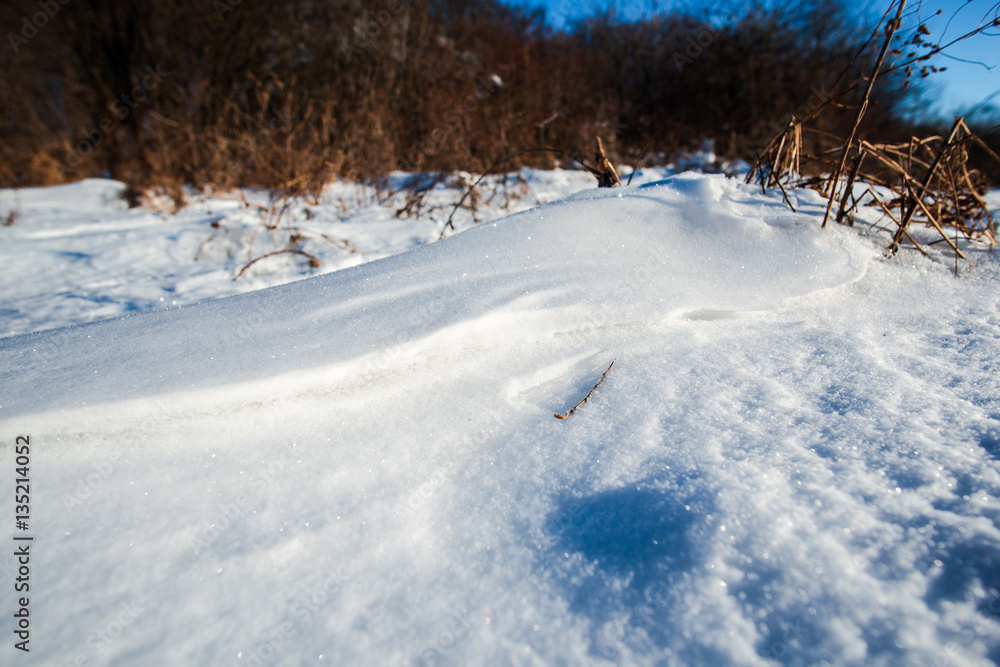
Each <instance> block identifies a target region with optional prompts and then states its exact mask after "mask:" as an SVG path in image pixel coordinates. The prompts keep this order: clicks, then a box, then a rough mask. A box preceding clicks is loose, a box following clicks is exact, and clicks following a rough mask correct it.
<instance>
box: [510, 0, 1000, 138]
mask: <svg viewBox="0 0 1000 667" xmlns="http://www.w3.org/2000/svg"><path fill="white" fill-rule="evenodd" d="M506 1H507V2H508V3H509V4H518V5H527V6H531V7H544V8H545V9H546V13H547V14H548V16H549V21H550V23H552V24H553V25H555V26H556V27H562V26H564V25H566V24H567V23H568V22H570V21H572V20H573V19H575V18H578V17H580V16H583V15H586V14H590V13H594V12H595V11H603V10H604V9H606V8H608V7H609V6H613V7H615V9H616V11H617V14H618V15H619V16H621V17H624V18H626V19H632V18H640V17H642V16H643V15H644V14H649V13H650V12H655V11H656V10H657V9H667V10H669V9H690V10H692V11H695V12H699V11H704V8H706V7H709V6H712V7H713V12H715V13H718V12H719V7H720V3H707V2H704V0H701V1H699V0H681V1H680V2H671V1H670V0H664V1H659V2H658V1H656V0H506ZM745 4H747V3H745V2H729V3H724V4H722V5H721V6H725V7H729V8H737V7H740V6H744V5H745ZM865 4H866V5H867V7H868V13H869V14H870V15H872V16H874V17H875V18H876V19H877V17H878V16H880V15H881V14H882V12H884V11H885V9H886V8H887V7H888V6H889V1H888V0H883V1H882V2H877V1H871V0H870V1H869V2H867V3H865ZM997 5H998V3H997V1H996V0H971V1H968V0H923V2H915V1H914V0H910V2H908V3H907V8H908V11H909V10H910V9H911V8H912V9H915V8H917V7H918V6H919V8H920V18H921V20H923V21H926V24H927V27H928V28H929V29H930V30H931V35H930V37H929V38H928V39H933V40H937V41H938V43H945V42H948V41H950V40H952V39H954V38H956V37H959V36H961V35H962V34H964V33H966V32H969V31H970V30H973V29H975V28H976V27H977V26H978V25H979V24H980V21H982V20H983V19H984V18H986V19H987V20H992V18H993V17H995V16H996V11H997V9H996V7H997ZM938 9H940V10H941V14H940V15H936V12H937V10H938ZM915 18H916V17H915V16H914V17H912V18H911V21H912V20H915ZM914 25H916V23H911V27H912V26H914ZM989 32H990V33H991V34H992V35H995V36H984V35H979V36H976V37H975V38H973V39H969V40H965V41H963V42H960V43H958V44H955V45H954V46H953V47H951V48H949V49H948V50H947V51H946V53H945V54H943V55H941V56H938V57H937V58H935V60H933V61H932V62H933V64H935V65H936V66H938V67H947V68H948V69H947V70H946V71H945V72H942V73H940V74H935V75H932V76H931V77H930V78H929V80H927V81H925V82H924V83H925V90H926V100H927V103H928V109H929V110H931V112H932V113H934V114H935V115H939V116H943V117H947V118H950V117H951V116H953V115H955V114H956V113H962V114H967V113H968V112H969V111H970V110H972V109H973V108H974V107H976V106H977V105H980V104H981V103H984V100H988V101H987V102H985V103H992V105H993V107H994V108H995V109H997V114H995V115H1000V28H993V29H992V30H990V31H989ZM991 96H992V97H991Z"/></svg>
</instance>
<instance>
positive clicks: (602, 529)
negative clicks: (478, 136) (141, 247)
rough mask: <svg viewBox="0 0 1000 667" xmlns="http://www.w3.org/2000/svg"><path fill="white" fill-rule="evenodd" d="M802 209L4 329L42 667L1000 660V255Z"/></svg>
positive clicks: (576, 216)
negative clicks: (891, 236) (28, 506)
mask: <svg viewBox="0 0 1000 667" xmlns="http://www.w3.org/2000/svg"><path fill="white" fill-rule="evenodd" d="M798 197H799V199H798V201H797V205H798V206H797V207H798V208H800V210H805V211H806V213H805V214H802V213H799V214H796V213H792V212H791V211H789V210H788V208H787V207H786V206H784V205H783V204H782V202H781V200H780V198H774V197H765V196H762V195H761V194H760V193H759V191H757V190H755V189H753V188H750V187H747V186H743V185H741V184H737V183H734V182H733V181H730V180H727V179H725V178H724V177H721V176H706V175H683V176H678V177H674V178H672V179H668V180H667V181H664V182H661V183H656V184H651V185H648V186H646V187H641V188H630V189H625V190H607V191H587V192H584V193H580V194H578V195H575V196H573V197H571V198H569V199H567V200H564V201H561V202H557V203H554V204H550V205H547V206H543V207H540V208H536V209H533V210H531V211H528V212H525V213H522V214H519V215H515V216H513V217H510V218H508V219H505V220H503V221H499V222H496V223H491V224H489V225H486V226H481V227H478V228H475V229H472V230H469V231H467V232H463V233H461V234H459V235H457V236H455V237H453V238H451V239H449V240H447V241H445V242H442V243H436V244H433V245H429V246H424V247H421V248H418V249H416V250H413V251H411V252H408V253H405V254H402V255H398V256H394V257H390V258H387V259H383V260H379V261H376V262H371V263H368V264H364V265H361V266H357V267H354V268H348V269H345V270H342V271H338V272H335V273H332V274H329V275H325V276H321V277H318V278H314V279H310V280H306V281H302V282H298V283H293V284H289V285H284V286H280V287H275V288H271V289H267V290H263V291H259V292H254V293H248V294H244V295H238V296H233V297H228V298H225V299H219V300H215V301H208V302H204V303H200V304H197V305H193V306H189V307H184V308H180V309H174V310H169V311H162V312H157V313H149V314H139V315H133V316H129V317H124V318H121V319H117V320H108V321H102V322H96V323H93V324H86V325H80V326H74V327H69V328H63V329H56V330H53V331H47V332H41V333H37V334H30V335H22V336H15V337H10V338H5V339H0V386H2V390H0V404H2V406H3V407H2V408H0V415H2V418H3V419H4V421H3V422H0V429H2V434H3V437H4V445H5V450H4V451H7V452H8V453H9V448H7V446H8V445H9V444H12V442H13V437H14V435H15V434H18V435H20V434H30V436H31V439H32V443H33V451H34V459H33V465H32V477H33V488H34V489H35V491H34V496H33V508H32V514H33V518H32V523H33V530H34V532H35V534H36V535H37V537H36V541H35V544H34V548H35V549H36V554H35V556H34V558H35V560H34V561H33V563H34V565H33V567H34V570H33V572H34V573H35V574H34V579H33V582H32V590H33V595H34V597H33V601H32V604H33V607H32V613H33V615H34V635H33V636H34V637H35V639H34V641H35V642H37V643H36V644H34V645H33V648H32V654H31V661H32V663H33V664H56V665H64V664H67V665H68V664H74V661H75V660H85V661H89V662H87V664H121V665H126V664H139V663H142V664H164V665H167V664H190V665H264V664H267V665H301V664H314V663H315V664H327V663H329V664H399V665H406V664H411V665H412V664H456V665H458V664H495V665H508V664H518V665H532V664H546V665H559V664H566V665H577V664H597V665H601V664H678V665H691V664H736V665H743V664H747V665H750V664H817V663H821V662H823V661H828V662H830V663H832V664H900V663H910V664H915V663H932V662H935V661H936V662H938V663H941V664H968V665H977V664H983V665H985V664H990V662H991V661H995V660H997V659H998V657H1000V622H998V616H1000V598H998V590H1000V577H998V575H997V572H1000V568H998V567H997V566H998V563H997V558H998V555H1000V531H998V528H997V519H998V516H1000V513H998V509H1000V505H998V503H997V500H996V496H997V493H998V490H1000V475H998V472H1000V465H998V461H997V457H998V454H1000V449H998V445H997V443H998V442H1000V391H998V387H997V380H996V378H997V375H996V371H997V359H1000V356H998V352H1000V298H998V297H997V294H996V285H997V278H998V272H997V265H996V262H995V260H994V259H993V258H992V257H991V256H986V255H984V256H983V258H982V261H981V265H980V266H979V268H978V269H977V271H978V273H977V274H976V275H975V276H973V277H971V278H966V279H963V281H961V283H960V282H959V281H955V280H954V279H953V278H951V277H950V276H948V275H947V270H946V268H945V267H940V266H938V265H935V264H932V263H930V262H925V263H924V264H922V265H920V266H919V267H911V266H909V265H904V263H902V262H885V261H882V260H880V259H878V257H879V255H878V253H877V251H876V250H875V246H873V245H871V244H870V243H869V242H868V241H866V240H864V239H862V238H860V237H858V235H857V234H855V233H854V232H853V231H851V230H846V231H845V230H842V229H829V230H820V229H819V228H818V225H817V224H816V218H815V215H816V212H817V211H819V210H820V206H821V202H820V201H818V200H817V199H815V198H814V197H815V196H814V195H810V194H808V193H798ZM614 358H617V360H618V361H617V363H616V364H615V366H614V368H613V370H612V371H611V373H610V374H609V375H608V378H607V380H606V382H604V383H603V384H602V385H601V387H600V388H599V389H598V391H597V392H596V393H595V394H594V396H593V397H592V398H591V400H590V402H588V403H587V404H585V405H584V406H583V407H582V408H581V409H580V410H579V411H578V412H577V413H576V414H574V415H573V416H572V417H571V418H570V419H568V420H566V421H559V420H556V419H554V418H553V413H554V412H556V411H559V412H562V411H564V410H565V409H566V408H568V407H570V406H572V405H573V404H575V403H576V402H577V401H578V400H579V399H580V398H582V396H583V395H585V394H586V393H587V391H589V389H590V388H591V387H592V386H593V384H594V382H595V381H596V380H597V379H598V378H599V377H600V375H601V373H602V372H603V370H604V369H605V368H606V367H607V365H608V364H609V363H610V361H611V360H612V359H614ZM7 459H8V460H10V459H11V457H10V456H8V457H7ZM12 468H13V463H11V464H10V465H7V466H5V468H4V472H3V475H4V479H5V480H6V481H8V482H9V481H10V480H11V475H12V470H11V469H12ZM9 532H10V533H11V534H13V532H14V531H13V529H9ZM2 563H3V560H2V559H0V565H2ZM7 567H8V568H9V567H10V565H9V561H8V566H7ZM4 572H7V573H8V574H6V575H5V576H7V577H8V578H9V576H10V574H9V572H10V570H9V569H7V570H3V571H2V572H0V574H3V573H4ZM5 604H6V603H5ZM8 618H10V617H9V616H8ZM2 650H3V652H4V653H3V654H4V656H5V660H7V659H8V658H10V659H13V653H14V651H13V649H12V648H11V646H10V642H7V644H6V645H5V646H4V648H3V649H2ZM36 661H37V663H36ZM942 661H944V662H942Z"/></svg>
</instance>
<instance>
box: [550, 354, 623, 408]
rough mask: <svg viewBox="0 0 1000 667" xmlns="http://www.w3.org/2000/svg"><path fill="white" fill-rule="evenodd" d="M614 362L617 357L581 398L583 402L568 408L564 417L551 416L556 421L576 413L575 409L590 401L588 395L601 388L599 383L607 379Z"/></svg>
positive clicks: (616, 358)
mask: <svg viewBox="0 0 1000 667" xmlns="http://www.w3.org/2000/svg"><path fill="white" fill-rule="evenodd" d="M615 361H618V357H615V358H614V360H613V361H612V362H611V365H610V366H608V370H606V371H604V375H602V376H601V379H600V380H598V381H597V384H595V385H594V388H593V389H591V390H590V391H589V392H588V393H587V395H586V396H584V397H583V400H582V401H580V402H579V403H577V404H576V405H574V406H573V407H571V408H570V409H569V410H567V411H566V414H564V415H561V414H559V413H558V412H557V413H556V414H555V415H553V416H554V417H555V418H556V419H566V418H567V417H569V416H570V415H571V414H573V413H574V412H576V409H577V408H578V407H580V406H581V405H583V404H584V403H586V402H587V401H588V400H589V399H590V395H591V394H593V393H594V392H595V391H596V390H597V388H598V387H600V386H601V383H602V382H604V378H606V377H608V371H610V370H611V366H614V365H615Z"/></svg>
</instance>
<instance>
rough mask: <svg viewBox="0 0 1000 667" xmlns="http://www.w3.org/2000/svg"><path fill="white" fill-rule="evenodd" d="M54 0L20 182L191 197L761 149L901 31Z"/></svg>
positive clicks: (14, 80) (485, 0) (344, 3)
mask: <svg viewBox="0 0 1000 667" xmlns="http://www.w3.org/2000/svg"><path fill="white" fill-rule="evenodd" d="M43 4H44V3H43ZM50 4H51V5H52V7H57V8H58V11H55V12H54V13H53V15H52V16H50V17H49V18H47V19H45V21H44V25H42V26H41V27H37V28H36V29H35V30H34V33H32V34H31V35H30V36H28V37H25V36H24V35H26V34H27V33H31V32H32V31H31V30H30V29H27V28H23V29H22V30H23V32H24V35H22V34H21V33H18V28H19V27H21V26H24V25H25V24H24V23H23V21H24V20H25V19H26V17H31V16H33V15H35V14H36V13H37V12H38V11H39V7H40V5H39V4H37V3H36V2H32V1H30V0H15V1H14V2H10V3H5V5H4V6H3V7H2V8H0V26H3V27H4V28H5V30H4V32H5V33H6V32H7V31H8V30H13V31H14V34H18V35H21V37H19V38H18V39H17V40H15V42H16V43H15V42H12V43H11V44H5V45H4V48H0V67H3V69H4V72H5V75H4V77H3V79H2V80H0V109H2V111H0V139H2V140H0V185H2V186H8V187H9V186H25V185H39V184H53V183H59V182H64V181H68V180H74V179H79V178H82V177H86V176H93V175H99V174H108V175H110V176H112V177H114V178H117V179H120V180H123V181H125V182H127V183H128V184H129V185H130V186H131V187H132V191H133V192H134V193H138V192H139V191H141V189H142V188H145V187H150V186H159V187H161V188H165V189H166V190H167V191H168V192H169V193H171V194H172V196H174V198H175V200H178V201H179V198H180V193H181V189H180V188H181V185H183V184H190V185H194V186H196V187H206V186H216V187H229V186H234V185H260V186H265V187H269V188H272V189H276V190H280V191H282V192H284V193H286V194H288V195H297V194H300V193H305V192H316V191H317V190H318V189H319V188H320V187H321V186H322V184H323V183H325V182H327V181H329V180H330V179H331V178H333V177H337V176H341V177H350V178H360V179H372V178H376V179H377V178H378V177H379V176H380V175H384V174H386V173H388V172H389V171H392V170H396V169H405V170H422V171H442V172H444V171H452V170H456V169H464V170H468V171H474V172H482V171H484V170H486V169H487V168H488V167H489V165H491V164H493V163H494V162H495V161H496V160H497V159H498V158H501V157H503V156H505V155H510V154H513V153H518V152H523V154H522V155H521V156H520V157H519V158H518V160H517V161H516V164H521V165H535V166H554V165H555V164H556V160H557V158H556V157H554V155H555V154H554V153H551V152H549V153H543V152H528V151H526V149H529V148H533V147H540V146H549V147H555V148H559V149H561V150H563V151H565V152H568V153H573V154H574V155H586V154H588V153H589V151H590V149H589V147H590V146H592V145H593V137H595V136H599V137H602V138H603V140H604V144H605V146H606V148H607V152H608V155H609V157H611V158H612V160H616V161H619V162H625V163H633V162H634V161H635V160H637V159H639V157H640V156H641V155H643V154H645V153H649V154H651V155H663V154H669V153H671V152H672V151H675V150H677V149H680V148H685V147H692V146H694V145H697V144H698V143H700V142H701V140H702V139H704V138H706V137H714V138H716V141H717V150H718V152H719V153H720V154H722V155H724V156H726V157H729V158H737V157H744V158H745V157H747V156H749V155H752V154H756V153H758V152H760V151H761V149H763V148H764V147H765V146H766V145H767V142H768V140H769V139H770V138H771V137H772V136H774V135H775V134H776V133H777V132H779V131H780V130H781V129H782V128H783V127H784V126H785V125H787V124H788V122H789V119H790V118H792V117H793V116H794V117H796V118H800V119H801V118H802V117H803V114H810V113H812V111H813V110H815V109H817V108H818V107H820V106H825V105H827V102H828V100H829V99H830V97H831V93H830V91H831V90H832V87H833V86H834V85H839V84H838V83H837V82H840V81H857V80H858V79H859V78H860V77H861V75H862V74H863V73H864V72H865V71H867V70H868V69H870V66H871V64H872V63H873V62H874V59H875V58H876V56H877V53H878V50H877V47H878V46H879V44H878V43H874V42H872V40H870V39H868V35H867V34H866V32H865V31H864V30H858V29H857V26H856V25H855V24H854V22H853V21H852V20H851V19H849V18H847V17H849V15H850V13H849V12H848V11H847V9H846V5H840V4H838V3H836V2H819V1H816V0H799V1H798V2H792V3H785V4H784V5H782V6H781V8H775V9H770V10H763V9H760V8H759V7H758V8H755V9H751V10H749V11H747V12H746V13H744V14H743V15H741V16H738V17H736V18H734V19H733V20H732V21H729V22H725V23H722V22H718V21H715V22H712V23H706V22H704V21H702V20H701V19H699V18H698V17H695V16H693V15H690V14H683V13H668V14H662V15H658V16H654V17H650V18H646V19H643V20H640V21H634V22H624V21H619V20H617V19H616V18H615V17H614V16H613V15H611V14H606V15H599V16H594V17H592V18H590V19H587V20H585V21H581V22H579V23H578V24H577V25H576V26H575V27H573V28H572V29H571V30H567V31H555V30H553V29H551V28H550V27H548V26H547V24H546V22H545V17H544V15H543V14H542V13H540V12H534V13H532V12H527V11H525V10H520V9H513V8H510V7H508V6H506V5H503V4H500V3H499V2H497V1H496V0H413V1H412V2H410V1H406V2H404V1H403V0H381V1H379V0H377V1H376V2H374V3H368V2H361V1H360V0H289V1H287V2H281V3H272V2H264V1H263V0H243V1H242V2H230V1H229V0H213V2H205V1H202V0H199V1H197V2H195V1H194V0H173V1H169V0H168V1H167V2H161V3H150V2H139V1H138V0H120V1H116V2H112V1H111V0H89V1H85V0H74V1H73V2H69V3H67V4H65V5H61V4H59V3H58V2H57V1H56V0H53V2H52V3H50ZM838 77H839V78H838ZM915 88H916V87H910V88H907V87H906V81H905V77H903V76H896V77H893V76H887V77H884V78H883V79H882V80H880V81H879V82H878V83H877V85H875V86H874V89H873V90H872V91H871V94H870V96H869V97H870V101H871V103H870V106H869V108H868V110H867V113H866V114H865V117H864V122H863V123H862V124H861V126H860V127H859V128H858V137H859V138H865V139H870V140H872V141H895V140H902V139H905V138H907V136H908V135H907V134H906V132H905V130H906V129H908V127H907V124H906V123H904V122H902V121H901V110H902V109H903V107H904V104H905V102H906V101H907V100H908V99H910V98H911V97H912V96H913V95H914V94H915V93H914V90H915ZM863 93H864V90H863V89H862V88H859V87H855V88H854V89H850V90H847V91H841V93H839V94H838V97H837V100H838V102H837V105H833V106H831V107H830V108H828V109H826V110H825V112H824V113H823V114H822V115H821V116H817V117H816V118H815V119H814V120H815V122H814V123H812V124H811V125H810V126H809V132H807V134H806V135H805V136H804V137H802V139H801V142H802V146H803V149H804V150H806V151H808V152H810V153H812V154H821V153H822V152H823V151H825V150H827V149H829V148H830V147H831V146H832V145H833V142H832V141H831V139H830V138H829V137H830V136H845V135H846V132H845V128H849V127H851V124H852V122H853V120H854V117H855V114H854V113H853V111H852V109H853V108H856V106H857V105H858V104H859V103H860V101H861V98H862V95H863ZM901 132H902V133H903V134H900V133H901ZM996 148H997V147H996V146H995V145H994V146H993V150H996ZM647 149H648V150H647ZM976 150H980V149H979V148H976ZM564 164H565V163H564ZM512 166H515V165H513V164H512Z"/></svg>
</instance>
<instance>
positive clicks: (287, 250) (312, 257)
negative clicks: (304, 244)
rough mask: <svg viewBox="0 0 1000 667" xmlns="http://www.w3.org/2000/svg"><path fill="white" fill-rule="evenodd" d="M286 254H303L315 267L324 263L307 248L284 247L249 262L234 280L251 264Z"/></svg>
mask: <svg viewBox="0 0 1000 667" xmlns="http://www.w3.org/2000/svg"><path fill="white" fill-rule="evenodd" d="M285 254H290V255H302V256H303V257H305V258H307V259H308V260H309V266H311V267H312V268H314V269H315V268H317V267H318V266H320V265H321V264H322V262H320V261H319V258H318V257H316V256H315V255H310V254H309V253H307V252H306V251H305V250H299V249H298V248H284V249H282V250H275V251H274V252H269V253H267V254H265V255H261V256H260V257H258V258H257V259H255V260H252V261H251V262H249V263H247V264H246V265H245V266H244V267H243V268H242V269H240V272H239V273H237V274H236V275H235V276H233V280H237V279H239V277H240V276H242V275H243V272H244V271H246V270H247V269H249V268H250V267H251V266H253V265H254V264H256V263H257V262H259V261H260V260H262V259H264V258H265V257H274V256H275V255H285Z"/></svg>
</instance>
